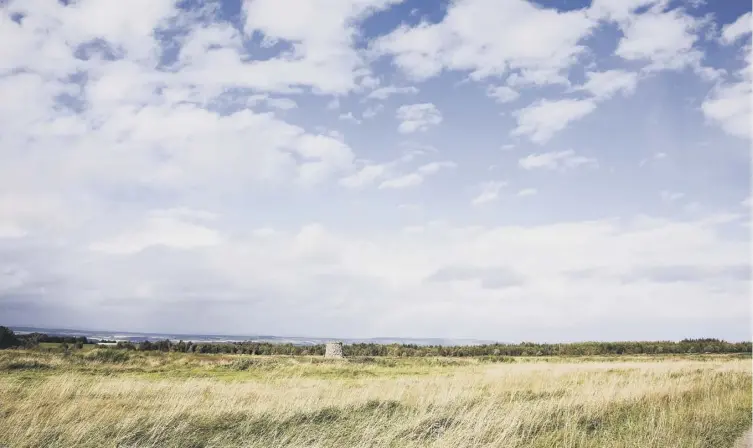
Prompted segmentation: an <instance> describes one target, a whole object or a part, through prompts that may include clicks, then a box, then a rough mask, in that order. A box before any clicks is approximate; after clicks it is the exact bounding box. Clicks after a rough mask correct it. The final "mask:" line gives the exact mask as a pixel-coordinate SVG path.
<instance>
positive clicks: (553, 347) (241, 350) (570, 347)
mask: <svg viewBox="0 0 753 448" xmlns="http://www.w3.org/2000/svg"><path fill="white" fill-rule="evenodd" d="M40 342H60V343H65V344H75V346H77V347H80V346H81V345H82V344H87V343H90V342H92V341H89V340H87V338H85V337H83V336H78V337H73V336H49V335H45V334H42V333H30V334H24V335H15V334H14V333H13V331H11V330H10V329H9V328H6V327H2V326H0V348H11V347H21V348H34V347H36V346H38V345H39V343H40ZM115 348H118V349H122V350H138V351H161V352H179V353H225V354H244V355H295V356H302V355H303V356H305V355H313V356H323V355H324V351H325V346H324V344H318V345H294V344H273V343H269V342H191V341H178V342H174V341H170V340H167V339H165V340H160V341H143V342H138V343H132V342H124V341H120V342H118V343H117V345H115ZM751 351H753V344H752V343H751V342H727V341H724V340H721V339H683V340H682V341H679V342H676V341H649V342H574V343H563V344H540V343H534V342H523V343H520V344H485V345H469V346H441V345H416V344H375V343H358V344H346V345H344V346H343V354H344V355H345V356H398V357H415V356H442V357H474V356H599V355H641V354H645V355H664V354H687V353H751Z"/></svg>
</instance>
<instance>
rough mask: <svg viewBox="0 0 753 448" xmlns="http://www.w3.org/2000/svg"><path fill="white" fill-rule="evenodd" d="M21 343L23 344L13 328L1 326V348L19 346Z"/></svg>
mask: <svg viewBox="0 0 753 448" xmlns="http://www.w3.org/2000/svg"><path fill="white" fill-rule="evenodd" d="M20 345H22V342H21V341H19V340H18V338H17V337H16V334H15V333H13V330H11V329H10V328H8V327H2V326H0V349H3V348H10V347H18V346H20Z"/></svg>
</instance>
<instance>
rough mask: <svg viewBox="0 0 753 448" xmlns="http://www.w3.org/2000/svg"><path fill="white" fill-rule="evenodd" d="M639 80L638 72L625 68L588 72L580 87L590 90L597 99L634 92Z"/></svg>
mask: <svg viewBox="0 0 753 448" xmlns="http://www.w3.org/2000/svg"><path fill="white" fill-rule="evenodd" d="M637 82H638V74H637V73H631V72H626V71H624V70H607V71H605V72H588V73H586V82H585V83H584V84H583V85H582V86H581V87H580V89H582V90H585V91H587V92H589V93H590V94H591V95H593V96H594V97H595V98H596V99H606V98H610V97H611V96H613V95H614V94H616V93H619V92H622V94H624V95H629V94H631V93H633V92H634V91H635V86H636V84H637Z"/></svg>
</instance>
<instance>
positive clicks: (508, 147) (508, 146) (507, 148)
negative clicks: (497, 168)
mask: <svg viewBox="0 0 753 448" xmlns="http://www.w3.org/2000/svg"><path fill="white" fill-rule="evenodd" d="M499 149H501V150H502V151H511V150H513V149H515V145H513V144H512V143H506V144H504V145H502V146H500V147H499Z"/></svg>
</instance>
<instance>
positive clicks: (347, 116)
mask: <svg viewBox="0 0 753 448" xmlns="http://www.w3.org/2000/svg"><path fill="white" fill-rule="evenodd" d="M338 119H340V120H342V121H348V122H350V123H353V124H361V120H359V119H358V118H356V117H355V116H354V115H353V112H348V113H347V114H340V116H339V117H338Z"/></svg>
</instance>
